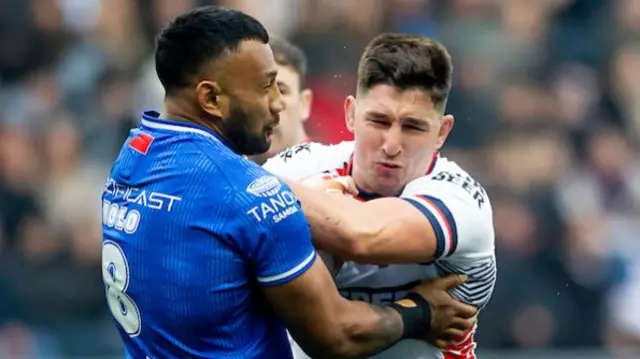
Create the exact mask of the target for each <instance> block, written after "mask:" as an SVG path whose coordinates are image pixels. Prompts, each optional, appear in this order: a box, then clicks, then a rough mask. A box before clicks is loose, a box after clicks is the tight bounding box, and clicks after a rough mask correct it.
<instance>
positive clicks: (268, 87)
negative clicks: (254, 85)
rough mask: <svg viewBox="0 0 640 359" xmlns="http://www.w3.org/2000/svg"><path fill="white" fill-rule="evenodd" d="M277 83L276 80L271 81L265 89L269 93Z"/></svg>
mask: <svg viewBox="0 0 640 359" xmlns="http://www.w3.org/2000/svg"><path fill="white" fill-rule="evenodd" d="M275 83H276V79H271V80H270V81H269V83H268V84H266V85H265V86H264V87H263V88H264V89H265V90H267V91H268V90H270V89H271V88H272V87H273V85H274V84H275Z"/></svg>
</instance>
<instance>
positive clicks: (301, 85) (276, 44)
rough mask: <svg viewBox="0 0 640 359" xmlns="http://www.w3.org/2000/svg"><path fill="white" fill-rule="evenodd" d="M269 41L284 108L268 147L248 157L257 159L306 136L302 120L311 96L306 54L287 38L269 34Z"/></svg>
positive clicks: (282, 148) (296, 142)
mask: <svg viewBox="0 0 640 359" xmlns="http://www.w3.org/2000/svg"><path fill="white" fill-rule="evenodd" d="M269 44H270V45H271V49H272V50H273V56H274V57H275V60H276V63H277V64H278V76H277V77H276V83H277V85H278V88H279V89H280V93H281V94H282V98H283V99H284V102H285V104H286V106H285V107H286V108H285V110H284V111H282V112H281V113H280V124H279V125H278V126H277V127H276V128H275V129H274V130H273V134H272V135H271V147H269V151H267V152H266V153H265V154H261V155H258V156H255V157H254V158H252V159H253V160H255V161H256V162H258V163H263V162H264V161H266V160H267V159H268V158H270V157H272V156H274V155H275V154H277V153H279V152H281V151H283V150H284V149H286V148H288V147H291V146H293V145H296V144H298V143H300V142H301V141H303V140H304V139H305V138H306V132H305V130H304V121H306V120H307V119H308V118H309V113H310V112H311V101H312V99H313V93H312V91H311V89H309V88H306V87H305V76H306V74H307V58H306V56H305V55H304V52H302V50H301V49H300V48H299V47H297V46H296V45H294V44H292V43H291V42H288V41H286V40H283V39H279V38H271V40H270V41H269Z"/></svg>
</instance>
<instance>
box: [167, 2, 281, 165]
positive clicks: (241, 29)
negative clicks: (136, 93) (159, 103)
mask: <svg viewBox="0 0 640 359" xmlns="http://www.w3.org/2000/svg"><path fill="white" fill-rule="evenodd" d="M268 42H269V35H268V34H267V31H266V30H265V28H264V27H263V26H262V25H261V24H260V22H258V21H257V20H256V19H254V18H253V17H251V16H249V15H246V14H244V13H242V12H239V11H235V10H229V9H226V8H222V7H217V6H206V7H201V8H197V9H194V10H192V11H190V12H188V13H186V14H184V15H181V16H179V17H177V18H176V19H175V20H174V21H173V22H171V24H169V25H168V26H167V27H166V28H165V29H163V30H162V32H161V33H160V34H159V35H158V38H157V40H156V53H155V60H156V72H157V73H158V78H159V79H160V82H161V83H162V85H163V86H164V88H165V91H166V101H165V102H166V106H167V109H165V111H167V112H168V114H169V115H170V116H177V117H183V118H186V119H189V120H191V121H194V122H197V123H200V124H203V125H205V126H208V127H211V128H214V129H216V130H217V131H218V132H220V134H221V135H222V136H223V137H225V138H226V139H227V140H228V141H229V143H230V144H231V146H232V147H233V148H234V149H235V150H236V151H237V152H239V153H242V154H256V153H262V152H265V151H267V149H268V148H269V145H270V136H271V133H272V132H273V128H274V127H275V126H276V125H277V124H278V121H279V115H278V114H279V113H280V112H281V111H282V110H283V109H284V102H283V100H282V96H281V95H280V92H279V91H278V87H277V86H276V75H277V66H276V62H275V60H274V58H273V53H272V51H271V48H270V47H269V45H268Z"/></svg>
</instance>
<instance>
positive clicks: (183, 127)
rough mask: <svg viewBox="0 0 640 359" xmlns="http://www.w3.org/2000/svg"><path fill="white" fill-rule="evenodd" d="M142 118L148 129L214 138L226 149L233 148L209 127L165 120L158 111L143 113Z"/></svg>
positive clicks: (144, 125) (142, 123) (141, 123)
mask: <svg viewBox="0 0 640 359" xmlns="http://www.w3.org/2000/svg"><path fill="white" fill-rule="evenodd" d="M141 118H142V120H141V121H140V126H141V127H146V128H148V129H153V130H161V131H169V132H176V133H193V134H198V135H202V136H206V137H209V138H212V139H214V140H216V141H218V142H220V143H222V144H223V145H225V146H226V147H229V148H231V146H230V145H229V142H228V141H227V140H226V139H225V138H223V137H222V136H221V135H220V134H219V133H217V132H216V131H214V130H212V129H210V128H208V127H205V126H201V125H198V124H195V123H193V122H187V121H176V120H167V119H163V118H160V113H158V112H156V111H145V112H143V113H142V115H141Z"/></svg>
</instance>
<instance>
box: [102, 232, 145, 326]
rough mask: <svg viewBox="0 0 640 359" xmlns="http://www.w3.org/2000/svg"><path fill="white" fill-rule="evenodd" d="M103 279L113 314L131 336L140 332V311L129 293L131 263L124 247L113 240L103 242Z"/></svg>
mask: <svg viewBox="0 0 640 359" xmlns="http://www.w3.org/2000/svg"><path fill="white" fill-rule="evenodd" d="M102 280H103V281H104V284H105V286H106V288H105V291H106V295H107V303H108V304H109V309H110V310H111V314H112V315H113V317H114V318H115V319H116V321H117V322H118V323H119V324H120V326H121V327H122V329H123V330H124V331H125V332H126V333H127V334H128V335H129V336H132V337H134V336H137V335H138V334H140V326H141V325H140V324H141V323H140V311H139V310H138V306H137V305H136V303H134V301H133V300H132V299H131V298H130V297H129V296H128V295H127V293H126V291H127V287H128V286H129V264H128V263H127V259H126V258H125V256H124V252H123V251H122V248H120V246H119V245H118V244H116V243H115V242H113V241H109V240H106V241H104V243H103V244H102Z"/></svg>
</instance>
